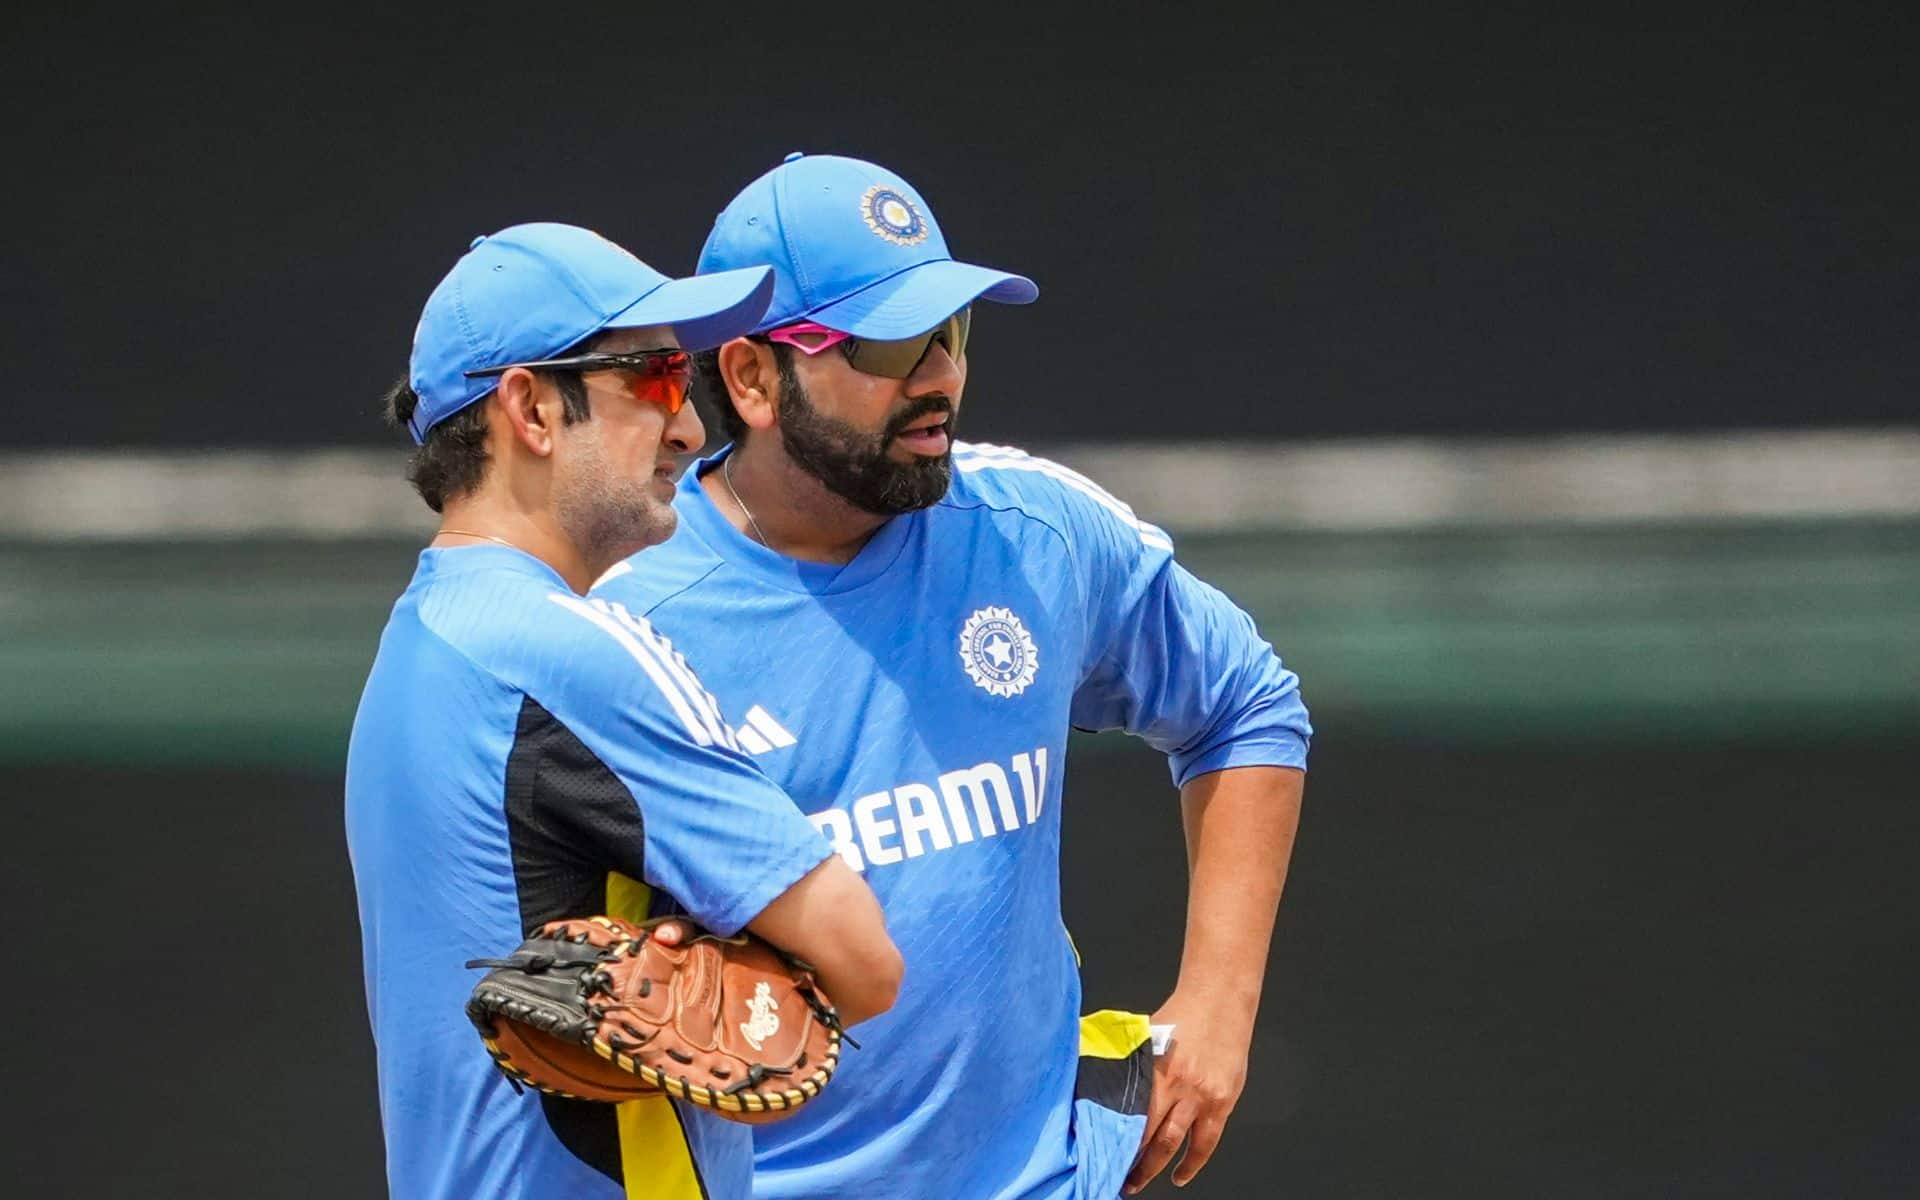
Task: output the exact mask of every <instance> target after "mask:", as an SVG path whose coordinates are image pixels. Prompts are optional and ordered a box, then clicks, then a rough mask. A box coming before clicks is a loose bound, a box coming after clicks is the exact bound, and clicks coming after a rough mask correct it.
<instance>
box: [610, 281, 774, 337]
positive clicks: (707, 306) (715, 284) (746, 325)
mask: <svg viewBox="0 0 1920 1200" xmlns="http://www.w3.org/2000/svg"><path fill="white" fill-rule="evenodd" d="M771 303H773V269H772V268H771V267H742V268H741V269H739V270H737V271H716V272H714V273H713V274H712V275H695V276H694V277H693V278H691V279H669V280H667V281H666V282H665V283H663V284H661V285H660V286H659V287H657V288H655V289H653V290H652V291H651V292H648V293H647V294H646V295H644V296H642V297H640V299H638V300H636V301H634V302H633V304H631V305H630V306H628V307H627V309H626V310H625V311H623V312H620V313H617V314H615V316H614V318H613V319H612V320H611V321H608V322H607V323H606V325H605V326H604V328H607V329H633V328H636V327H638V326H642V325H671V326H673V333H674V336H675V337H676V338H678V339H679V340H680V345H681V347H682V348H684V349H687V350H706V349H710V348H712V347H714V346H718V345H719V344H720V343H721V342H724V341H726V340H727V339H729V338H736V337H739V336H740V335H741V334H743V333H751V332H753V328H754V326H756V325H758V324H759V323H760V318H761V317H763V316H765V315H766V313H767V305H769V304H771Z"/></svg>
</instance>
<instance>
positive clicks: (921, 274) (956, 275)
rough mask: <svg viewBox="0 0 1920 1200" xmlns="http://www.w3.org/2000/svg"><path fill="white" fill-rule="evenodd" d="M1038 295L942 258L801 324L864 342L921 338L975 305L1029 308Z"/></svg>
mask: <svg viewBox="0 0 1920 1200" xmlns="http://www.w3.org/2000/svg"><path fill="white" fill-rule="evenodd" d="M1039 295H1040V289H1039V287H1038V286H1036V285H1035V284H1034V282H1033V280H1031V279H1028V278H1027V277H1026V276H1024V275H1014V274H1011V273H1009V272H1006V271H996V270H994V269H993V268H991V267H976V266H974V265H973V264H972V263H963V262H954V261H953V260H952V259H948V258H942V259H936V260H934V261H933V262H924V263H921V264H920V265H919V266H916V267H909V268H908V269H906V270H904V271H902V272H900V273H899V274H898V275H893V276H890V277H888V278H886V279H882V280H881V281H880V282H879V283H876V284H874V285H872V286H871V287H866V288H862V289H861V290H859V291H857V292H855V293H854V294H853V295H851V296H848V297H846V298H845V299H842V300H836V301H834V302H833V303H832V304H828V305H825V306H823V307H821V308H818V309H815V310H814V311H813V312H810V313H808V314H807V319H808V320H810V321H817V322H819V323H820V324H822V325H825V326H826V327H827V328H829V329H838V330H841V331H842V332H845V333H851V334H853V335H854V336H855V337H864V338H905V337H912V336H914V335H915V334H919V333H925V332H926V331H927V330H929V329H932V328H933V327H934V326H935V325H938V324H939V323H940V322H942V321H944V320H946V319H947V318H948V317H950V316H952V315H953V314H954V313H956V312H959V311H960V310H961V309H963V308H965V307H966V306H967V305H969V304H971V303H973V302H974V301H975V300H996V301H999V302H1000V303H1002V304H1031V303H1032V302H1033V301H1034V300H1035V299H1036V298H1037V297H1038V296H1039Z"/></svg>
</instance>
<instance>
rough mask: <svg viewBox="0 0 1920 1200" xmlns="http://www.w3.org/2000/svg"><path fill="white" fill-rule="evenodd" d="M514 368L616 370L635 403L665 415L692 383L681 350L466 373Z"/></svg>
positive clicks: (473, 374)
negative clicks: (653, 407) (663, 411)
mask: <svg viewBox="0 0 1920 1200" xmlns="http://www.w3.org/2000/svg"><path fill="white" fill-rule="evenodd" d="M515 367H523V368H525V369H526V370H529V371H580V372H582V373H584V372H587V371H619V372H621V373H622V374H624V375H625V376H626V377H627V391H629V392H630V393H632V395H633V398H634V399H635V400H640V401H643V402H645V403H648V404H658V405H659V406H660V407H662V408H664V409H666V410H667V412H668V414H669V415H672V414H677V413H678V412H679V411H680V408H681V406H682V405H684V404H685V403H686V402H687V389H688V388H689V387H691V386H692V384H693V355H691V354H689V353H687V352H686V351H685V350H635V351H633V352H632V353H629V354H576V355H574V356H572V357H571V358H543V359H539V360H537V361H535V362H517V363H506V364H504V365H502V366H498V367H482V368H481V369H480V370H478V371H468V372H467V373H466V375H467V378H469V379H479V378H481V377H483V376H487V375H504V374H506V373H507V372H508V371H511V370H513V369H514V368H515Z"/></svg>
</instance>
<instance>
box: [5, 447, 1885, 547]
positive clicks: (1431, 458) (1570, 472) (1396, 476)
mask: <svg viewBox="0 0 1920 1200" xmlns="http://www.w3.org/2000/svg"><path fill="white" fill-rule="evenodd" d="M1033 449H1034V450H1035V451H1036V452H1044V453H1045V455H1046V457H1048V458H1052V459H1055V460H1057V461H1059V462H1061V463H1064V464H1066V465H1067V466H1070V467H1072V468H1073V469H1074V470H1075V471H1077V472H1079V473H1081V474H1083V475H1085V476H1087V477H1089V478H1090V479H1093V480H1094V481H1096V482H1097V483H1098V484H1099V485H1100V486H1101V487H1102V488H1104V489H1105V490H1107V491H1109V492H1111V493H1113V494H1114V495H1115V496H1117V497H1119V498H1120V499H1121V500H1123V501H1125V502H1126V503H1127V504H1128V505H1129V506H1131V507H1132V509H1133V510H1134V511H1135V512H1136V513H1138V514H1139V515H1140V517H1141V518H1142V519H1143V520H1146V521H1150V522H1152V523H1153V524H1155V525H1159V526H1162V527H1165V528H1168V529H1172V530H1174V531H1176V532H1179V533H1214V532H1230V531H1234V530H1246V529H1271V530H1289V529H1292V530H1347V529H1351V530H1365V529H1406V528H1422V527H1433V526H1448V525H1464V526H1471V525H1527V524H1540V523H1565V522H1579V523H1598V524H1613V523H1631V522H1642V521H1679V520H1696V521H1709V522H1710V521H1721V520H1771V519H1783V518H1815V517H1859V516H1874V517H1888V516H1913V515H1917V514H1920V429H1912V428H1895V429H1877V430H1875V429H1854V430H1835V431H1826V432H1818V433H1777V432H1741V433H1722V434H1685V435H1679V434H1674V435H1605V436H1599V435H1596V436H1582V437H1559V438H1530V439H1515V440H1495V439H1486V440H1441V439H1433V440H1420V439H1392V440H1367V439H1359V440H1350V441H1324V442H1259V443H1244V442H1195V443H1189V444H1179V445H1166V444H1160V445H1154V446H1142V445H1137V444H1130V443H1080V444H1069V445H1053V446H1046V447H1034V448H1033ZM403 462H404V455H403V454H402V453H401V452H400V451H397V450H395V451H387V450H360V449H352V450H346V449H333V450H305V451H251V450H250V451H231V450H208V451H197V452H179V453H119V452H111V451H99V452H74V451H58V452H48V453H32V452H22V451H14V452H5V453H0V538H7V539H14V540H26V541H157V540H168V539H176V538H209V539H222V538H253V537H263V536H285V537H300V538H350V537H375V536H418V537H424V536H426V535H427V534H428V533H429V532H430V531H431V530H432V529H433V527H434V524H435V519H434V516H433V514H432V513H431V512H429V511H428V510H427V507H426V506H425V505H424V504H422V503H421V502H420V500H419V498H418V497H417V496H415V495H414V494H413V491H412V489H411V488H409V487H408V486H407V483H406V481H405V479H404V478H403V477H402V464H403Z"/></svg>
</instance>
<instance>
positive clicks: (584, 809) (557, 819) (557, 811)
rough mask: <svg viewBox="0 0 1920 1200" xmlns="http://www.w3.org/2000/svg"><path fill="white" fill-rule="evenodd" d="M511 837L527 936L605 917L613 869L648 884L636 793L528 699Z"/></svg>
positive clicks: (510, 797) (518, 738)
mask: <svg viewBox="0 0 1920 1200" xmlns="http://www.w3.org/2000/svg"><path fill="white" fill-rule="evenodd" d="M507 831H508V836H509V837H510V838H511V840H512V847H513V876H514V884H515V886H516V887H517V888H518V889H519V894H520V923H521V925H522V926H523V927H524V928H525V929H526V930H531V929H533V927H534V926H536V925H541V924H545V923H546V922H548V921H553V920H557V919H559V918H561V917H585V916H592V915H593V914H595V913H598V912H600V911H602V910H603V909H604V908H605V907H606V895H607V890H606V889H607V872H608V871H619V872H620V873H622V874H624V875H628V876H631V877H632V878H634V879H641V878H644V874H645V873H644V869H643V864H642V861H641V859H642V847H643V845H644V844H645V843H644V842H643V840H642V827H641V821H640V806H639V805H638V804H637V803H635V801H634V798H633V794H632V793H631V792H629V791H628V790H627V788H626V786H625V785H624V784H622V783H621V782H620V780H619V778H618V777H617V776H615V775H614V773H613V772H612V771H611V770H609V769H608V768H607V765H606V764H605V763H603V762H601V761H600V759H599V757H598V756H597V755H595V754H594V753H593V751H591V750H589V749H587V747H586V745H585V744H584V743H582V742H581V741H580V739H579V738H577V737H575V736H574V734H573V731H572V730H570V729H568V728H567V727H566V726H565V725H563V724H561V723H560V722H559V720H558V719H556V718H555V717H554V715H553V714H552V713H550V712H548V711H547V710H546V709H544V708H542V707H541V706H540V705H539V704H538V703H537V702H535V701H534V699H533V698H532V697H531V696H529V697H528V698H527V699H526V701H525V702H524V703H522V704H521V706H520V720H519V723H518V726H517V728H516V730H515V733H514V742H513V750H512V752H511V753H510V754H509V755H508V756H507Z"/></svg>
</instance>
